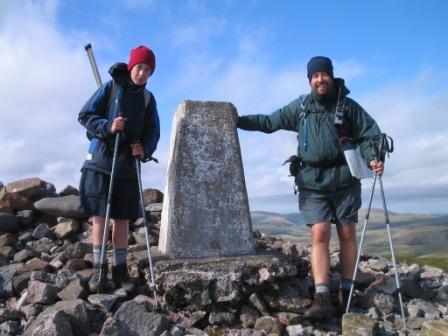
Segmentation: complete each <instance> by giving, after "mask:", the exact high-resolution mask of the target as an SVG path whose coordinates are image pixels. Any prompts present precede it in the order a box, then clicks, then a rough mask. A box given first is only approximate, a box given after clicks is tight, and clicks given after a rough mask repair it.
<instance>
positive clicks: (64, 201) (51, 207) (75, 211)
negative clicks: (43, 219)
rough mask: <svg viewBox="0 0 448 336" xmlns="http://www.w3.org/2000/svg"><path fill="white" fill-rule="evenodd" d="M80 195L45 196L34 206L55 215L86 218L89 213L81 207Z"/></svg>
mask: <svg viewBox="0 0 448 336" xmlns="http://www.w3.org/2000/svg"><path fill="white" fill-rule="evenodd" d="M80 206H81V202H80V200H79V196H74V195H70V196H62V197H51V198H43V199H41V200H39V201H37V202H35V203H34V207H35V208H36V209H37V210H38V211H40V212H42V213H44V214H48V215H51V216H55V217H70V218H86V217H87V215H86V214H85V213H84V212H83V211H82V210H81V209H80Z"/></svg>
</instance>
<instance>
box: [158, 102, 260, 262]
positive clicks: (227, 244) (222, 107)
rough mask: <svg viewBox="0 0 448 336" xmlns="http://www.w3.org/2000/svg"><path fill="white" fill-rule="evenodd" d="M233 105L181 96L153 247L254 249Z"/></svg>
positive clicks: (185, 253)
mask: <svg viewBox="0 0 448 336" xmlns="http://www.w3.org/2000/svg"><path fill="white" fill-rule="evenodd" d="M234 115H236V109H235V107H234V106H233V105H232V104H230V103H225V102H197V101H189V100H187V101H184V102H182V103H181V104H180V105H179V107H178V108H177V110H176V114H175V117H174V120H173V128H172V133H171V144H170V155H169V161H168V172H167V182H166V187H165V194H164V201H163V210H162V224H161V228H160V237H159V250H160V251H161V252H162V253H165V254H167V255H170V256H172V257H176V258H202V257H215V256H229V255H241V254H250V253H253V252H254V241H253V236H252V223H251V219H250V213H249V202H248V198H247V191H246V184H245V181H244V173H243V165H242V160H241V151H240V145H239V141H238V134H237V131H236V127H235V122H234Z"/></svg>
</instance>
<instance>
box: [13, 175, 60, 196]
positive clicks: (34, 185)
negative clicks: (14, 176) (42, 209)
mask: <svg viewBox="0 0 448 336" xmlns="http://www.w3.org/2000/svg"><path fill="white" fill-rule="evenodd" d="M49 185H50V186H49ZM52 189H53V191H54V186H53V188H51V184H48V183H47V182H45V181H43V180H41V179H40V178H37V177H32V178H26V179H23V180H18V181H14V182H11V183H8V184H7V185H6V191H7V192H10V193H17V194H20V195H22V196H25V197H26V198H28V199H31V198H33V197H36V196H40V195H42V194H46V193H48V191H51V190H52Z"/></svg>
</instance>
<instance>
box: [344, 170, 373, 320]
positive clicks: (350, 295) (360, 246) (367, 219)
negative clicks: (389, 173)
mask: <svg viewBox="0 0 448 336" xmlns="http://www.w3.org/2000/svg"><path fill="white" fill-rule="evenodd" d="M377 178H378V175H377V174H376V173H375V175H374V176H373V182H372V189H370V196H369V205H368V207H367V212H366V215H365V217H364V226H363V228H362V234H361V240H360V242H359V248H358V254H357V256H356V264H355V268H354V270H353V276H352V284H351V286H350V294H349V296H348V301H347V307H346V308H345V313H346V314H348V311H349V310H350V303H351V301H352V296H353V289H354V285H355V280H356V273H357V270H358V264H359V260H360V258H361V251H362V244H363V243H364V236H365V234H366V227H367V222H368V221H369V216H370V209H371V207H372V199H373V193H374V191H375V184H376V180H377Z"/></svg>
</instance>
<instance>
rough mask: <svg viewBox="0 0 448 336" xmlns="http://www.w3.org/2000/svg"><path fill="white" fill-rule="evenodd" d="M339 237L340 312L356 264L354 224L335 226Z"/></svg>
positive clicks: (345, 300) (345, 304)
mask: <svg viewBox="0 0 448 336" xmlns="http://www.w3.org/2000/svg"><path fill="white" fill-rule="evenodd" d="M337 231H338V236H339V244H340V248H339V264H340V268H341V284H340V291H339V301H340V302H339V303H340V310H341V313H343V312H344V311H345V309H346V306H347V302H348V297H349V295H350V287H351V285H352V278H353V271H354V269H355V264H356V222H350V223H349V224H348V225H344V226H341V225H338V226H337Z"/></svg>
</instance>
